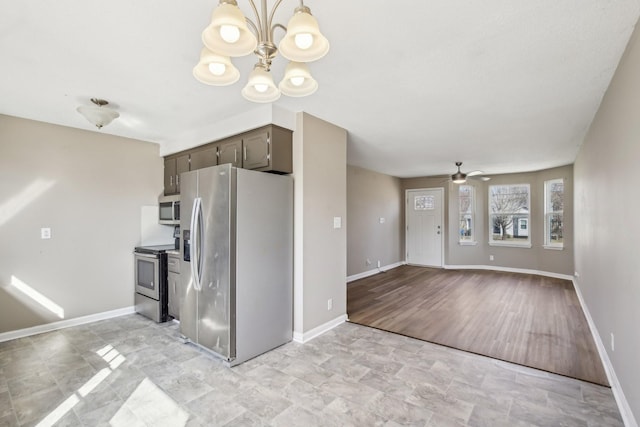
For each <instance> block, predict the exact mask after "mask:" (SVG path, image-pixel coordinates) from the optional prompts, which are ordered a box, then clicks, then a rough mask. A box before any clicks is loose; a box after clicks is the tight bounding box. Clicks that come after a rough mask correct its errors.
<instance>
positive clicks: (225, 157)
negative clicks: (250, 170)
mask: <svg viewBox="0 0 640 427" xmlns="http://www.w3.org/2000/svg"><path fill="white" fill-rule="evenodd" d="M225 163H231V166H235V167H237V168H241V167H242V139H240V138H238V139H229V140H226V141H224V142H222V143H220V145H218V164H219V165H224V164H225Z"/></svg>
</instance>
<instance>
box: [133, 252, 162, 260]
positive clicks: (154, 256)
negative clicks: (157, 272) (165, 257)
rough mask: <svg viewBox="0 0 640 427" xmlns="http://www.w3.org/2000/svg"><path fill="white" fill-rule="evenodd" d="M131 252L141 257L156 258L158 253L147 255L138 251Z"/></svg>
mask: <svg viewBox="0 0 640 427" xmlns="http://www.w3.org/2000/svg"><path fill="white" fill-rule="evenodd" d="M133 254H134V255H135V256H137V257H141V258H149V259H158V255H148V254H143V253H140V252H134V253H133Z"/></svg>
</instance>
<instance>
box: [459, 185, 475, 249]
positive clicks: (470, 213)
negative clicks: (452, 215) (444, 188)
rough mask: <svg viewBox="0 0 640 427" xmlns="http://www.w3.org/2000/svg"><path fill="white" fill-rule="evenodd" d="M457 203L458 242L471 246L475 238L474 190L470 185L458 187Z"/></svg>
mask: <svg viewBox="0 0 640 427" xmlns="http://www.w3.org/2000/svg"><path fill="white" fill-rule="evenodd" d="M458 203H459V207H460V209H459V212H460V228H459V231H458V232H459V234H458V236H459V240H458V241H459V242H460V244H463V245H464V244H471V243H474V242H475V240H476V236H475V231H474V228H475V218H474V213H475V188H473V187H472V186H471V185H461V186H459V187H458Z"/></svg>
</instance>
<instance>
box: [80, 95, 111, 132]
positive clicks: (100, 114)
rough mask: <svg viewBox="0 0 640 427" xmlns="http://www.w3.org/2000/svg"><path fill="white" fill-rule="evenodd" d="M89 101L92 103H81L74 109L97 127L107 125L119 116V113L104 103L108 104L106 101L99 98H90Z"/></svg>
mask: <svg viewBox="0 0 640 427" xmlns="http://www.w3.org/2000/svg"><path fill="white" fill-rule="evenodd" d="M91 102H93V104H94V105H81V106H79V107H78V108H77V109H76V111H78V113H80V114H81V115H82V116H84V118H85V119H87V120H88V121H89V123H91V124H92V125H94V126H95V127H97V128H98V129H102V128H103V127H104V126H107V125H108V124H109V123H111V122H112V121H113V120H115V119H117V118H118V117H120V114H119V113H118V112H117V111H116V110H113V109H111V108H109V107H106V105H109V102H108V101H105V100H104V99H99V98H91Z"/></svg>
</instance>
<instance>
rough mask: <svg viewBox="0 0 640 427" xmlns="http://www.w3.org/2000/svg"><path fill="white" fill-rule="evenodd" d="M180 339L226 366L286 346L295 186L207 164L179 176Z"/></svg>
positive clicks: (290, 305) (290, 328)
mask: <svg viewBox="0 0 640 427" xmlns="http://www.w3.org/2000/svg"><path fill="white" fill-rule="evenodd" d="M180 203H181V218H180V229H181V231H182V241H181V244H182V255H183V256H182V260H181V265H180V280H181V282H182V286H183V299H182V302H181V304H180V331H181V333H182V335H184V336H185V337H186V338H188V339H189V340H191V341H192V342H193V343H195V344H198V345H200V346H202V347H204V348H206V349H209V350H211V351H212V352H214V353H216V354H217V355H219V356H220V357H221V358H223V359H224V360H225V361H227V362H228V363H229V364H230V365H231V366H233V365H237V364H239V363H242V362H244V361H246V360H248V359H251V358H253V357H255V356H257V355H259V354H262V353H264V352H266V351H269V350H271V349H273V348H276V347H278V346H280V345H282V344H284V343H286V342H288V341H291V338H292V334H293V182H292V178H291V177H290V176H284V175H273V174H269V173H265V172H255V171H250V170H246V169H238V168H235V167H231V165H228V164H227V165H220V166H212V167H209V168H204V169H198V170H195V171H191V172H185V173H182V174H181V175H180Z"/></svg>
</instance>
